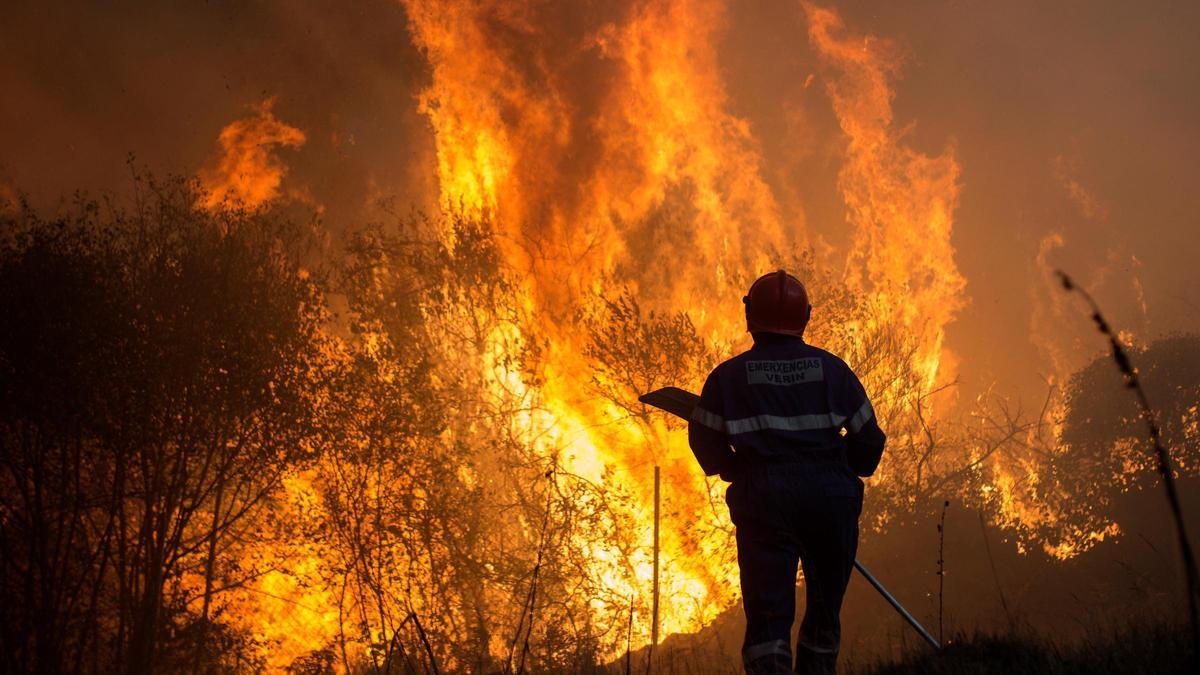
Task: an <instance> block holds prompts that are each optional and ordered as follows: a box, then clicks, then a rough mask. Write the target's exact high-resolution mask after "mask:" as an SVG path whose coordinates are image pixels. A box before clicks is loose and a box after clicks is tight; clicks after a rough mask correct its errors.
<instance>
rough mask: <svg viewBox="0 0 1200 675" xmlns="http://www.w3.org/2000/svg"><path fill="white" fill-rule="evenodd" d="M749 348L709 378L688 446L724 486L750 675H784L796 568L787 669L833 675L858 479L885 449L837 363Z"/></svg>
mask: <svg viewBox="0 0 1200 675" xmlns="http://www.w3.org/2000/svg"><path fill="white" fill-rule="evenodd" d="M754 338H755V344H754V346H753V347H752V348H751V349H750V350H748V351H746V352H744V353H742V354H739V355H737V356H735V357H733V358H731V359H729V360H728V361H725V362H724V363H722V364H721V365H719V366H717V367H716V369H714V370H713V372H712V373H711V374H710V375H709V376H708V379H707V381H705V383H704V389H703V390H702V392H701V394H700V404H699V406H697V407H696V408H695V410H694V412H693V414H692V418H691V420H690V423H689V424H688V440H689V442H690V444H691V447H692V451H693V452H694V453H695V455H696V459H697V460H698V461H699V463H700V466H701V468H702V469H703V470H704V473H705V474H706V475H710V476H711V475H716V474H720V475H721V477H722V478H723V479H725V480H729V481H731V485H730V486H729V489H728V491H727V492H726V495H725V500H726V503H727V504H728V505H729V514H730V518H731V519H732V520H733V523H734V525H735V526H736V529H737V535H736V537H737V553H738V567H739V569H740V572H741V581H742V603H743V607H744V609H745V613H746V637H745V641H744V642H743V644H742V656H743V660H744V662H745V665H746V670H747V672H750V673H774V672H787V671H788V670H790V669H791V667H792V655H791V649H790V648H789V642H790V636H791V628H792V621H793V619H794V617H795V611H796V609H795V588H796V567H797V563H798V562H799V563H800V564H802V565H803V569H804V579H805V591H806V593H805V595H806V607H805V612H804V619H803V621H802V622H801V624H800V637H799V640H798V642H797V647H796V655H795V657H796V660H795V669H796V672H801V673H805V672H815V673H827V672H828V673H831V672H833V671H834V669H835V666H836V661H837V652H838V647H839V644H840V639H841V624H840V621H839V618H838V615H839V614H840V612H841V606H842V597H843V595H845V592H846V584H847V582H848V581H849V579H850V572H851V570H852V568H853V565H854V556H855V552H856V550H857V548H858V517H859V514H860V512H861V511H862V495H863V482H862V480H861V479H860V478H859V476H869V475H871V474H872V473H874V471H875V468H876V467H877V466H878V464H879V459H880V457H881V456H882V454H883V446H884V442H885V437H884V434H883V431H882V430H881V429H880V428H879V424H878V423H877V421H876V419H875V414H874V411H873V410H872V408H871V403H870V401H869V400H868V399H867V394H866V392H865V391H864V389H863V386H862V384H860V383H859V381H858V377H856V376H855V374H854V372H853V371H851V370H850V367H849V366H847V365H846V364H845V362H843V361H842V360H841V359H839V358H838V357H836V356H834V355H833V354H830V353H829V352H826V351H824V350H822V349H818V348H817V347H813V346H811V345H808V344H805V342H804V341H803V339H801V338H798V337H790V336H786V335H778V334H772V333H756V334H755V335H754ZM843 431H844V433H843ZM731 446H732V447H731Z"/></svg>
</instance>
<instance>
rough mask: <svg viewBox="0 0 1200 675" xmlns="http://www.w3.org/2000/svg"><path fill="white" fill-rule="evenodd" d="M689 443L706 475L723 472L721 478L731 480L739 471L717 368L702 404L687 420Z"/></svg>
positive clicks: (704, 390)
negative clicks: (727, 430) (730, 443)
mask: <svg viewBox="0 0 1200 675" xmlns="http://www.w3.org/2000/svg"><path fill="white" fill-rule="evenodd" d="M688 444H689V445H691V446H692V454H694V455H696V461H697V462H699V463H700V468H701V469H703V470H704V475H706V476H715V475H717V474H721V478H723V479H725V480H731V479H732V478H733V476H734V475H735V474H736V473H737V457H736V455H735V454H734V452H733V449H732V448H730V447H729V436H728V435H727V434H726V433H725V407H724V402H723V399H722V397H721V383H720V380H719V379H718V378H717V372H716V371H715V370H714V371H713V372H712V373H710V374H709V376H708V379H707V380H705V382H704V388H703V389H701V390H700V403H699V405H697V406H696V408H695V409H694V410H693V411H692V418H691V419H690V420H688Z"/></svg>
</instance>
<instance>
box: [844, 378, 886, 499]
mask: <svg viewBox="0 0 1200 675" xmlns="http://www.w3.org/2000/svg"><path fill="white" fill-rule="evenodd" d="M847 372H849V377H848V378H847V391H846V394H847V396H846V405H847V407H846V410H847V411H849V414H848V415H847V418H846V458H847V459H848V460H849V462H850V468H851V469H853V470H854V473H856V474H858V475H859V476H862V477H863V478H866V477H867V476H870V475H871V474H873V473H875V469H876V468H878V467H879V460H880V459H881V458H882V457H883V447H884V445H885V444H886V443H887V436H885V435H884V433H883V429H880V428H879V421H878V420H877V419H876V418H875V409H874V408H872V407H871V401H870V399H869V398H868V397H867V392H866V390H865V389H864V388H863V386H862V383H861V382H859V381H858V377H857V376H856V375H855V374H854V373H853V371H849V369H847Z"/></svg>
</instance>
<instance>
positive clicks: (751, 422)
mask: <svg viewBox="0 0 1200 675" xmlns="http://www.w3.org/2000/svg"><path fill="white" fill-rule="evenodd" d="M845 421H846V418H845V417H842V416H841V415H834V414H832V413H826V414H823V415H792V416H790V417H782V416H779V415H755V416H754V417H743V418H742V419H737V420H728V421H727V422H725V431H726V433H728V434H729V435H730V436H733V435H735V434H746V433H750V432H752V431H763V430H765V429H771V430H774V431H814V430H817V429H837V428H838V427H840V426H841V425H842V422H845Z"/></svg>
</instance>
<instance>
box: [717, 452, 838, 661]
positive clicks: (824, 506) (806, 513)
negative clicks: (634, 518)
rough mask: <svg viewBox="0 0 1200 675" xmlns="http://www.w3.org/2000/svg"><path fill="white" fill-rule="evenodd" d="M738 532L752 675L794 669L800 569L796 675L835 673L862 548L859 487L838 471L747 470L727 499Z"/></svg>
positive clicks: (745, 647)
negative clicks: (799, 588)
mask: <svg viewBox="0 0 1200 675" xmlns="http://www.w3.org/2000/svg"><path fill="white" fill-rule="evenodd" d="M726 501H727V503H728V504H729V512H730V516H731V517H732V519H733V523H734V525H735V526H736V527H737V552H738V567H739V568H740V572H741V580H742V604H743V607H744V609H745V612H746V638H745V641H744V642H743V643H742V657H743V661H744V663H745V665H746V670H747V672H748V673H754V674H757V673H777V672H782V673H786V672H788V671H790V670H791V666H792V650H791V649H790V644H789V643H790V637H791V629H792V621H793V619H794V617H795V612H796V607H795V604H796V603H795V591H796V568H797V563H799V564H800V565H802V566H803V571H804V587H805V598H806V606H805V611H804V619H803V621H802V622H801V624H800V637H799V639H798V640H797V644H796V651H795V670H796V672H799V673H833V672H834V671H835V667H836V663H837V655H838V648H839V646H840V642H841V622H840V620H839V614H840V613H841V609H842V597H843V596H844V595H845V593H846V584H847V582H848V581H849V579H850V572H851V570H852V569H853V566H854V556H855V553H856V551H857V549H858V517H859V513H860V512H861V510H862V481H861V480H859V479H858V478H857V477H855V476H854V475H853V474H852V473H850V472H849V471H848V470H845V469H843V468H840V467H813V466H809V465H804V464H775V465H768V466H757V467H750V468H748V469H747V470H746V471H745V472H744V473H743V475H741V476H738V477H737V478H736V479H735V480H734V481H733V484H732V485H731V486H730V488H729V491H728V492H727V493H726Z"/></svg>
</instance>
